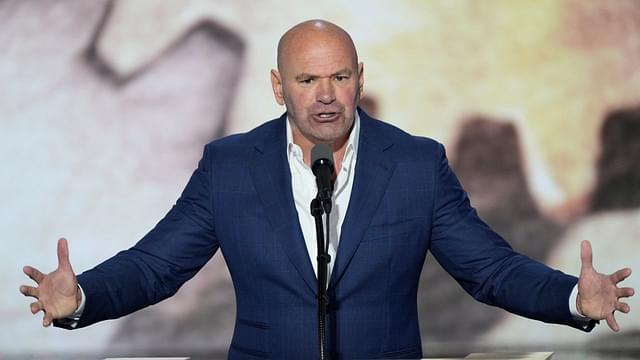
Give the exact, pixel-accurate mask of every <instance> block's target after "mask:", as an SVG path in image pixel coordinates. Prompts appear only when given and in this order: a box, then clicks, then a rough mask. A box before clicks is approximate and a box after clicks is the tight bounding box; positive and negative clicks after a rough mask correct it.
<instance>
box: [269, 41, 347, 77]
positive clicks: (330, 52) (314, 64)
mask: <svg viewBox="0 0 640 360" xmlns="http://www.w3.org/2000/svg"><path fill="white" fill-rule="evenodd" d="M281 66H282V68H281V69H280V71H284V72H287V73H290V74H292V75H295V74H297V73H309V74H314V75H331V74H333V73H334V72H336V71H338V70H342V69H351V70H352V71H355V68H356V67H357V57H356V53H355V49H354V47H353V44H352V43H351V41H350V39H345V38H344V37H341V36H332V35H331V34H313V33H311V34H301V35H300V36H296V37H295V38H292V39H290V41H289V43H288V44H287V46H286V47H285V48H284V49H283V53H282V64H281Z"/></svg>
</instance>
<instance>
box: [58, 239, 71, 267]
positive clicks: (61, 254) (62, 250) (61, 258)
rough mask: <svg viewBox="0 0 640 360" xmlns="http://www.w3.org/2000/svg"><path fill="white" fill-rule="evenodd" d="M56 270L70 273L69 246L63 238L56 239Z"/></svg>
mask: <svg viewBox="0 0 640 360" xmlns="http://www.w3.org/2000/svg"><path fill="white" fill-rule="evenodd" d="M58 268H59V269H61V270H68V271H72V269H71V262H69V244H68V243H67V239H65V238H60V239H58Z"/></svg>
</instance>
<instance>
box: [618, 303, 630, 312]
mask: <svg viewBox="0 0 640 360" xmlns="http://www.w3.org/2000/svg"><path fill="white" fill-rule="evenodd" d="M616 310H618V311H620V312H623V313H625V314H628V313H629V311H631V307H629V304H627V303H623V302H618V303H617V304H616Z"/></svg>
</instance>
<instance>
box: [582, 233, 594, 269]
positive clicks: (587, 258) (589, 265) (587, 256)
mask: <svg viewBox="0 0 640 360" xmlns="http://www.w3.org/2000/svg"><path fill="white" fill-rule="evenodd" d="M580 260H581V261H582V270H589V269H593V251H592V250H591V243H590V242H589V241H588V240H583V241H582V242H581V243H580Z"/></svg>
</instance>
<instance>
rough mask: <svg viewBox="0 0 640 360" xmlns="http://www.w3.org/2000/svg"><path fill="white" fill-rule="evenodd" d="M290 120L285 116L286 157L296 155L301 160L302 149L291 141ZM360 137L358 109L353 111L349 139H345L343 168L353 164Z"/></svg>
mask: <svg viewBox="0 0 640 360" xmlns="http://www.w3.org/2000/svg"><path fill="white" fill-rule="evenodd" d="M290 121H291V120H289V116H287V157H288V158H289V159H291V157H292V156H293V157H296V158H298V159H300V161H302V159H303V156H302V149H301V148H300V146H298V145H297V144H295V143H294V142H293V132H292V130H291V122H290ZM359 139H360V114H358V111H356V112H355V117H354V119H353V128H352V129H351V133H350V134H349V139H348V140H347V148H346V149H345V151H344V158H343V161H342V168H343V169H351V168H352V164H353V159H355V157H356V154H357V152H358V140H359Z"/></svg>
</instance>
